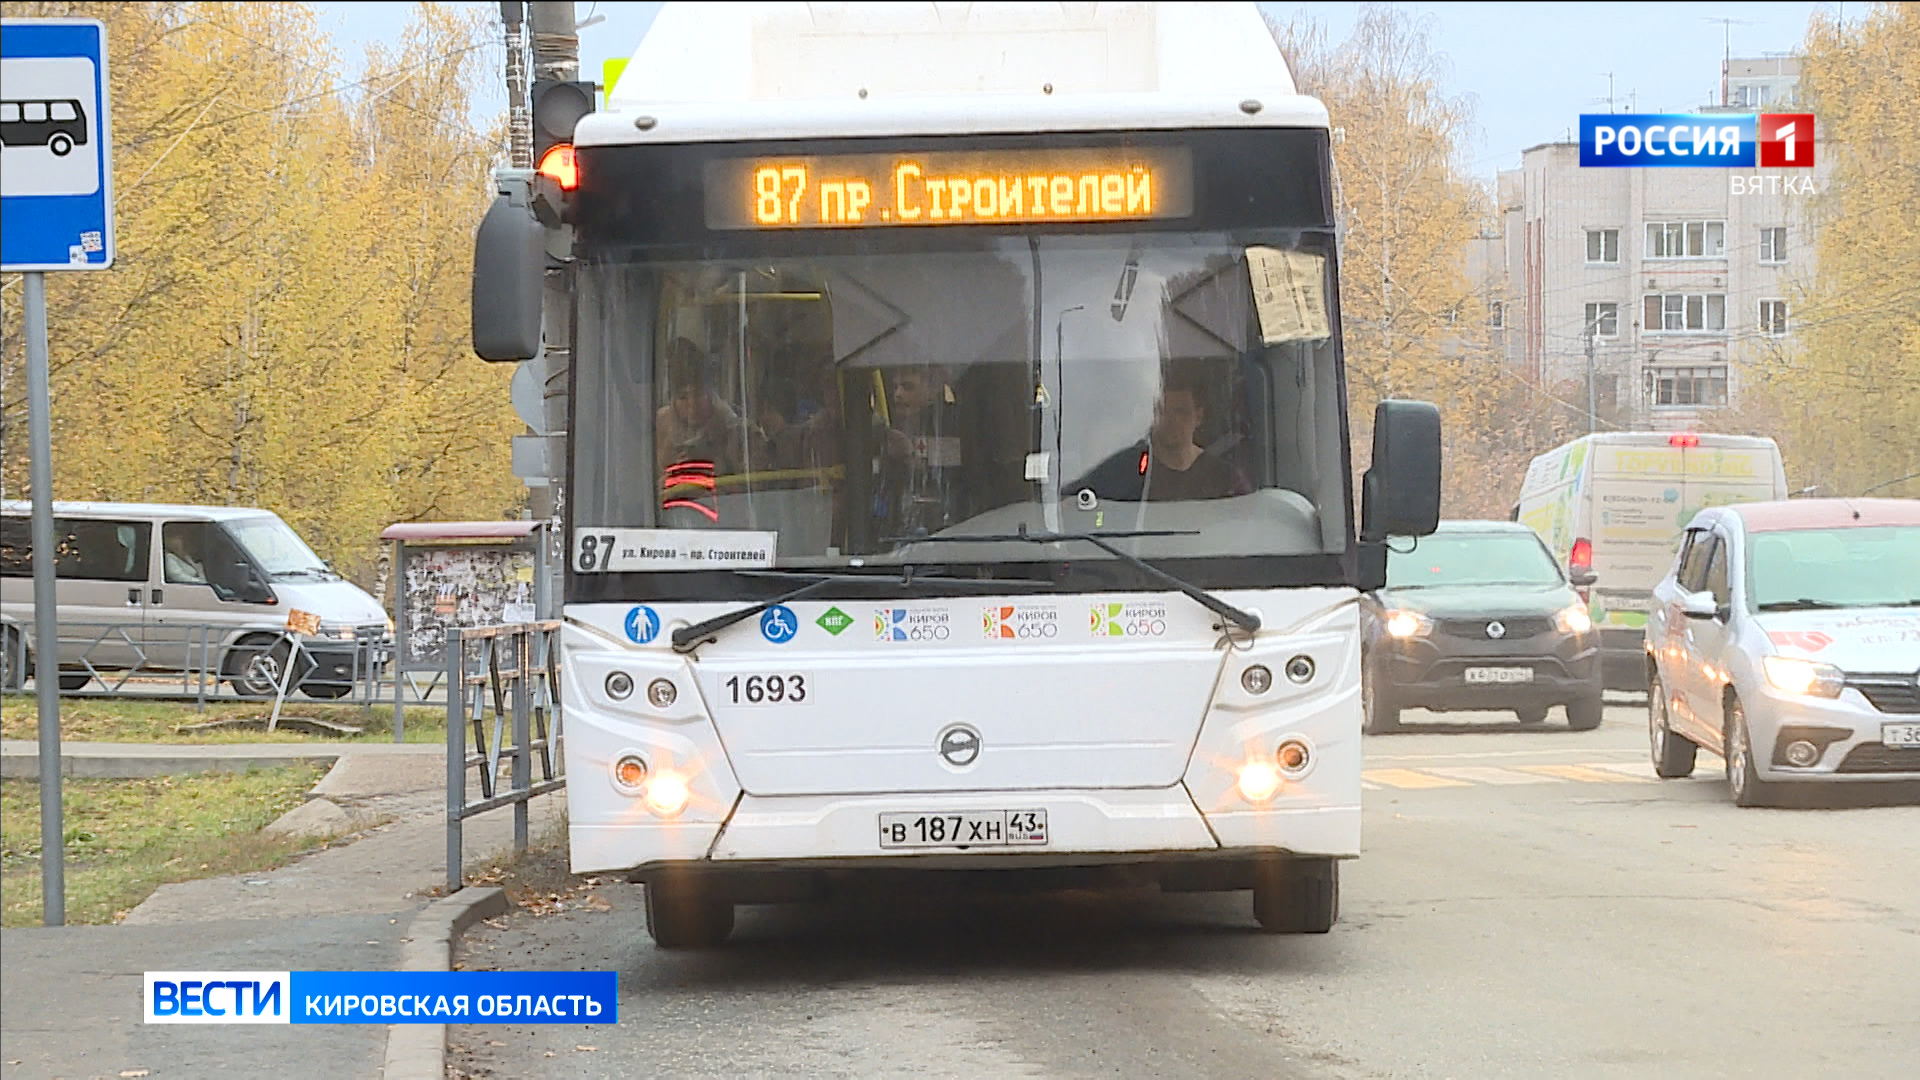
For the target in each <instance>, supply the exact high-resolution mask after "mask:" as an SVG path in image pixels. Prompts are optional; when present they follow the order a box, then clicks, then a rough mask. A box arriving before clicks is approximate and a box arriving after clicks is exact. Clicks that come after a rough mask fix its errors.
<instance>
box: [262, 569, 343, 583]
mask: <svg viewBox="0 0 1920 1080" xmlns="http://www.w3.org/2000/svg"><path fill="white" fill-rule="evenodd" d="M311 574H318V575H319V576H320V580H322V581H331V580H333V579H334V577H335V576H336V575H335V574H334V572H333V571H331V570H327V569H324V568H322V567H318V566H297V567H295V568H293V569H292V570H282V571H280V572H279V573H277V574H274V575H273V576H274V577H277V578H290V577H300V576H302V575H311Z"/></svg>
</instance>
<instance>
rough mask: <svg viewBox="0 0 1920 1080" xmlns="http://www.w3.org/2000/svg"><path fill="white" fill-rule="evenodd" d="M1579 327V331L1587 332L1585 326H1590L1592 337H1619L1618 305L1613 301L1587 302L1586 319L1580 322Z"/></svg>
mask: <svg viewBox="0 0 1920 1080" xmlns="http://www.w3.org/2000/svg"><path fill="white" fill-rule="evenodd" d="M1581 327H1582V328H1581V331H1580V332H1581V333H1582V334H1585V333H1586V332H1587V331H1586V328H1587V327H1591V328H1592V329H1593V336H1594V337H1603V338H1610V337H1619V336H1620V305H1619V304H1613V303H1599V304H1588V305H1587V318H1586V321H1585V322H1584V323H1582V324H1581Z"/></svg>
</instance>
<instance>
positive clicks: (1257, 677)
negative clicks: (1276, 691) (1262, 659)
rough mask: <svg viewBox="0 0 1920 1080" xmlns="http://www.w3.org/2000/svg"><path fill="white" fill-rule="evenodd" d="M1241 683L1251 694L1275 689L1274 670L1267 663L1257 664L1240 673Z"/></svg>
mask: <svg viewBox="0 0 1920 1080" xmlns="http://www.w3.org/2000/svg"><path fill="white" fill-rule="evenodd" d="M1240 685H1241V686H1243V687H1245V688H1246V690H1247V693H1249V694H1264V693H1266V692H1267V691H1268V690H1271V689H1273V672H1272V671H1270V670H1268V668H1267V666H1266V665H1265V664H1255V665H1253V666H1252V667H1250V668H1248V669H1247V670H1245V671H1243V672H1241V673H1240Z"/></svg>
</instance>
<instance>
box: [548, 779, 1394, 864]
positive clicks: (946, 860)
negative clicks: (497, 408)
mask: <svg viewBox="0 0 1920 1080" xmlns="http://www.w3.org/2000/svg"><path fill="white" fill-rule="evenodd" d="M1286 798H1287V793H1286V792H1285V791H1284V790H1283V791H1282V792H1281V793H1280V794H1279V795H1278V796H1276V798H1275V800H1274V803H1273V804H1272V805H1270V806H1265V807H1261V808H1258V809H1231V810H1222V811H1218V812H1214V813H1211V814H1202V813H1201V811H1200V810H1199V808H1198V807H1197V806H1195V804H1194V800H1193V799H1192V797H1191V796H1189V794H1188V792H1187V789H1186V787H1185V786H1184V785H1179V784H1176V785H1174V786H1172V787H1167V788H1156V789H1146V790H1140V789H1110V790H1052V791H1045V790H1041V791H1004V792H993V791H978V792H960V793H927V794H918V795H905V794H898V795H895V794H889V795H859V796H778V797H769V796H754V795H746V794H743V795H741V796H740V798H739V800H738V802H737V803H736V804H735V805H734V807H733V811H732V813H730V814H729V815H727V818H726V820H725V821H724V822H694V821H688V822H675V821H661V820H657V819H651V820H637V819H636V820H628V821H623V822H619V823H609V824H584V823H579V822H576V823H574V824H573V825H572V826H571V828H570V833H571V841H572V855H573V866H574V869H575V870H576V871H577V872H589V871H634V872H636V873H637V874H638V875H639V876H642V877H644V876H646V875H647V874H648V873H649V872H650V871H665V870H669V869H671V868H674V867H681V868H688V864H690V863H693V864H700V865H702V866H705V867H709V868H712V869H715V870H718V869H721V868H723V867H726V866H729V865H736V864H737V865H740V866H743V867H744V866H748V865H754V866H760V867H765V866H768V865H791V866H795V867H798V866H802V865H805V866H810V867H813V868H816V869H819V868H829V867H831V866H833V865H835V864H845V865H849V866H852V865H859V866H865V867H878V868H893V869H917V868H925V869H1003V868H1041V867H1084V866H1096V865H1118V864H1140V863H1153V862H1159V861H1166V862H1186V861H1191V860H1192V859H1193V858H1194V857H1196V856H1207V857H1213V856H1221V855H1229V854H1231V853H1234V852H1241V853H1245V854H1247V855H1253V854H1256V853H1259V852H1284V853H1289V854H1293V855H1298V856H1314V857H1334V858H1352V857H1356V856H1358V855H1359V854H1360V807H1359V804H1358V803H1357V802H1356V803H1354V804H1352V805H1348V806H1339V805H1327V804H1325V803H1324V802H1322V801H1320V800H1317V799H1313V800H1305V802H1306V803H1307V804H1306V805H1299V806H1289V805H1288V804H1287V802H1286ZM1002 812H1008V813H1015V812H1018V813H1028V812H1039V813H1043V814H1044V815H1045V822H1046V829H1045V831H1046V838H1045V842H1044V843H1020V844H1010V843H1005V842H1002V843H972V844H968V843H946V844H930V845H928V846H924V847H898V846H890V845H889V844H888V843H887V837H886V836H885V835H884V833H885V830H884V828H883V824H882V823H883V821H885V822H888V823H893V822H898V821H901V820H902V818H903V817H904V819H905V821H906V822H908V823H911V822H913V821H915V820H916V819H917V818H919V817H920V816H923V815H925V816H941V817H944V818H946V819H948V820H956V819H957V820H959V821H961V822H965V823H968V824H971V823H972V822H974V821H978V820H981V818H982V816H983V815H984V816H985V817H986V818H988V819H991V818H992V817H993V815H996V814H999V813H1002Z"/></svg>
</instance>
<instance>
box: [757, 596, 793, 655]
mask: <svg viewBox="0 0 1920 1080" xmlns="http://www.w3.org/2000/svg"><path fill="white" fill-rule="evenodd" d="M799 632H800V619H799V617H798V616H796V615H795V614H794V613H793V609H792V608H789V607H788V606H787V605H785V604H775V605H773V606H772V607H770V608H768V609H767V610H766V611H765V612H763V613H761V615H760V636H761V637H764V638H766V639H767V640H768V641H771V642H773V643H774V644H775V645H785V644H786V643H787V642H789V641H792V640H793V636H794V635H795V634H798V633H799Z"/></svg>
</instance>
